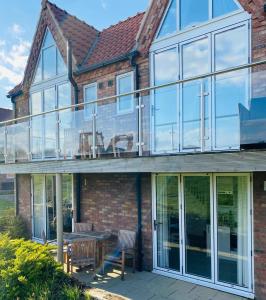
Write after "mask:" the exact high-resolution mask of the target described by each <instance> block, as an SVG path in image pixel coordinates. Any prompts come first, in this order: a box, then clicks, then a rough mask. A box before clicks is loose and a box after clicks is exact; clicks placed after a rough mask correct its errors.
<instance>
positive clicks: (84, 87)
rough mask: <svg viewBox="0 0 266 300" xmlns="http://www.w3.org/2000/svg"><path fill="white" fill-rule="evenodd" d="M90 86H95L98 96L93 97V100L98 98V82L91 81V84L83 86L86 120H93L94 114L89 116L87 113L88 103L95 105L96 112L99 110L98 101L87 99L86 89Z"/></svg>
mask: <svg viewBox="0 0 266 300" xmlns="http://www.w3.org/2000/svg"><path fill="white" fill-rule="evenodd" d="M88 88H95V95H96V98H95V99H93V100H92V101H95V100H97V99H98V84H97V82H92V83H89V84H86V85H84V86H83V99H84V119H85V120H91V119H92V114H91V115H90V116H89V115H88V114H87V110H86V107H87V105H88V107H89V106H90V105H91V106H94V109H95V112H94V113H95V114H97V111H98V103H97V102H94V103H90V102H88V101H87V99H86V89H88Z"/></svg>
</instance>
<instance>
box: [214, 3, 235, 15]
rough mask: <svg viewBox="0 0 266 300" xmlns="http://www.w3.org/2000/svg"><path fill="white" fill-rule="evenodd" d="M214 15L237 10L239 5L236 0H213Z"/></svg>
mask: <svg viewBox="0 0 266 300" xmlns="http://www.w3.org/2000/svg"><path fill="white" fill-rule="evenodd" d="M212 9H213V17H214V18H216V17H219V16H222V15H225V14H228V13H231V12H233V11H235V10H238V9H239V7H238V6H237V4H236V3H235V1H234V0H212Z"/></svg>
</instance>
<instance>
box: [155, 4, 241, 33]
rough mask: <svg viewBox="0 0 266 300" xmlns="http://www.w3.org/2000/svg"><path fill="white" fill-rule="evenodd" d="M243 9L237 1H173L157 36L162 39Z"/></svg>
mask: <svg viewBox="0 0 266 300" xmlns="http://www.w3.org/2000/svg"><path fill="white" fill-rule="evenodd" d="M239 9H241V6H240V5H239V4H237V3H236V0H197V1H195V0H172V1H171V2H170V4H169V7H168V9H167V11H166V13H165V16H164V18H163V20H162V23H161V26H160V27H159V31H158V34H157V38H161V37H164V36H167V35H169V34H172V33H174V32H177V31H178V30H185V29H188V28H192V27H195V26H197V25H199V24H202V23H204V22H207V21H209V20H211V19H213V18H216V17H220V16H223V15H226V14H229V13H232V12H234V11H238V10H239Z"/></svg>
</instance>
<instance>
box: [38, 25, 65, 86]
mask: <svg viewBox="0 0 266 300" xmlns="http://www.w3.org/2000/svg"><path fill="white" fill-rule="evenodd" d="M66 72H67V68H66V65H65V63H64V61H63V58H62V56H61V54H60V52H59V50H58V48H57V47H56V44H55V41H54V39H53V37H52V34H51V32H50V31H49V30H48V29H47V31H46V33H45V37H44V40H43V44H42V48H41V51H40V55H39V60H38V65H37V68H36V71H35V76H34V81H33V83H34V84H37V83H40V82H41V81H43V80H48V79H51V78H54V77H56V76H60V75H64V74H65V73H66Z"/></svg>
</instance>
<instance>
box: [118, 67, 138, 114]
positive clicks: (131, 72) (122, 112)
mask: <svg viewBox="0 0 266 300" xmlns="http://www.w3.org/2000/svg"><path fill="white" fill-rule="evenodd" d="M129 76H130V82H131V92H133V91H134V89H135V81H134V71H130V72H126V73H123V74H120V75H117V76H116V94H117V95H119V94H120V92H119V90H120V79H122V78H125V77H129ZM120 98H121V97H117V98H116V113H117V115H124V114H129V113H132V112H133V111H134V94H132V95H131V101H130V108H129V109H122V110H121V109H120V108H119V104H120V101H121V99H120Z"/></svg>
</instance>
